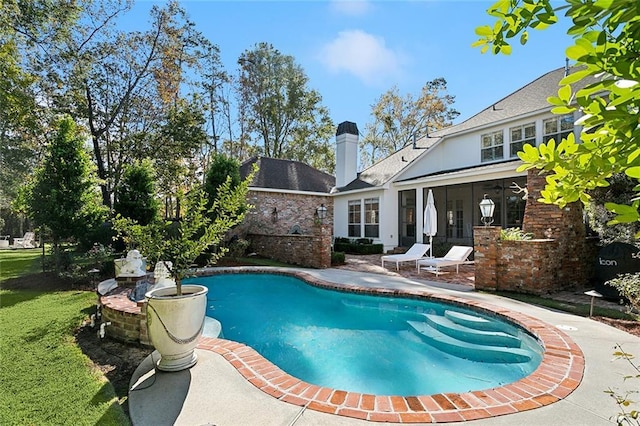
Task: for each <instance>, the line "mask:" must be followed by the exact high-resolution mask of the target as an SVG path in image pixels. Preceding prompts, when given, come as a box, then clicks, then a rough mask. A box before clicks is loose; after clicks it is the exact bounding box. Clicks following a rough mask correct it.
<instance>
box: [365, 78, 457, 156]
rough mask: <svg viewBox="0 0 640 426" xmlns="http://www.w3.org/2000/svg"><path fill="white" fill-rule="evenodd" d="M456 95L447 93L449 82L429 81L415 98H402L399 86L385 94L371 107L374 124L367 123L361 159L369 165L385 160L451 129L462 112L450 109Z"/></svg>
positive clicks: (442, 80)
mask: <svg viewBox="0 0 640 426" xmlns="http://www.w3.org/2000/svg"><path fill="white" fill-rule="evenodd" d="M454 99H455V97H454V96H451V95H449V94H447V81H446V80H445V79H444V78H436V79H435V80H432V81H428V82H427V83H426V84H425V85H424V86H423V87H422V91H421V93H420V97H418V98H416V99H414V98H413V96H412V95H411V94H407V95H405V96H404V97H403V96H401V95H400V93H399V90H398V88H397V87H395V86H394V87H392V88H391V89H389V90H388V91H387V92H386V93H384V94H383V95H382V96H380V98H379V99H378V100H377V102H376V103H375V104H374V105H373V106H372V111H371V114H372V115H373V117H374V122H373V123H370V124H367V127H366V135H365V137H364V138H363V140H362V145H361V152H362V155H361V157H362V158H363V160H365V161H366V164H367V165H371V164H373V163H375V162H376V161H378V160H380V159H381V158H385V157H387V156H389V155H390V154H392V153H394V152H395V151H397V150H399V149H400V148H402V147H404V146H406V145H407V144H409V143H411V142H412V141H413V138H414V137H418V138H419V137H422V136H426V135H427V134H428V133H429V132H430V131H433V130H438V129H441V128H443V127H446V126H450V125H451V122H452V120H454V119H455V118H456V117H457V116H458V115H460V113H459V112H458V111H456V110H455V109H453V108H451V105H453V103H454Z"/></svg>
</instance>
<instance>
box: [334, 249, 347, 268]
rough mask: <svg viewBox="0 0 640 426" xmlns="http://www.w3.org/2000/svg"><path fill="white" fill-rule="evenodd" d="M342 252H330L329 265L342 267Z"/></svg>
mask: <svg viewBox="0 0 640 426" xmlns="http://www.w3.org/2000/svg"><path fill="white" fill-rule="evenodd" d="M344 256H345V255H344V252H341V251H332V252H331V264H332V265H344V263H345V261H344Z"/></svg>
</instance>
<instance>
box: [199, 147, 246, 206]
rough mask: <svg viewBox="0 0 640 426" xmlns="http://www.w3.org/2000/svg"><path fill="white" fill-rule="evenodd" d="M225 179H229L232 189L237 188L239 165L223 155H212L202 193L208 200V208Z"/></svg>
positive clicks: (216, 196) (234, 160) (236, 161)
mask: <svg viewBox="0 0 640 426" xmlns="http://www.w3.org/2000/svg"><path fill="white" fill-rule="evenodd" d="M227 179H230V185H231V188H232V189H233V188H235V187H236V186H238V184H239V183H240V163H239V162H238V160H236V159H234V158H231V157H227V156H226V155H224V154H213V155H212V156H211V161H210V165H209V170H207V174H206V175H205V179H204V191H205V193H206V194H207V198H208V200H209V202H208V206H207V207H208V208H210V207H211V206H212V205H213V202H214V201H215V200H216V199H217V198H218V189H219V188H220V187H221V185H222V184H223V183H225V182H226V180H227Z"/></svg>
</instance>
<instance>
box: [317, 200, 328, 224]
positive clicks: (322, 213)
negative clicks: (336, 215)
mask: <svg viewBox="0 0 640 426" xmlns="http://www.w3.org/2000/svg"><path fill="white" fill-rule="evenodd" d="M316 217H317V218H318V219H319V220H320V222H322V221H323V220H324V218H325V217H327V208H326V207H325V205H324V204H320V207H318V208H317V209H316Z"/></svg>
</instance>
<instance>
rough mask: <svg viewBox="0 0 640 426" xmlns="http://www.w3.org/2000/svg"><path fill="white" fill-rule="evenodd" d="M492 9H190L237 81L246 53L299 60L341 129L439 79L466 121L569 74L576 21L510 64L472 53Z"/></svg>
mask: <svg viewBox="0 0 640 426" xmlns="http://www.w3.org/2000/svg"><path fill="white" fill-rule="evenodd" d="M161 3H162V2H153V1H149V0H137V2H136V4H135V6H134V8H133V9H132V11H131V12H129V13H128V15H127V16H126V19H125V21H124V22H122V23H123V24H124V26H125V27H127V28H135V29H139V30H143V29H145V28H146V26H147V23H148V21H149V14H148V12H149V10H150V9H151V7H152V5H153V4H161ZM491 4H493V1H484V0H468V1H462V0H460V1H457V0H448V1H436V0H432V1H431V0H412V1H409V0H405V1H391V0H388V1H371V0H369V1H367V0H362V1H359V0H339V1H321V0H315V1H308V0H296V1H270V0H263V1H244V0H239V1H230V0H228V1H219V0H199V1H182V2H181V5H182V6H183V7H184V8H185V9H186V11H187V13H188V15H189V17H190V19H191V20H192V21H194V22H195V23H196V27H197V28H198V29H199V30H200V31H201V32H202V33H204V35H205V36H207V38H208V39H209V40H210V41H212V42H213V43H215V44H216V45H218V46H219V48H220V53H221V58H222V61H223V63H224V65H225V68H226V70H227V71H229V72H233V71H234V70H235V69H236V67H237V66H236V62H237V59H238V57H239V56H240V54H241V53H242V52H243V51H245V50H248V49H249V50H250V49H252V48H253V47H254V46H255V44H256V43H259V42H268V43H271V44H272V45H273V46H274V47H275V48H276V49H278V50H279V51H280V52H282V53H284V54H287V55H291V56H293V57H294V58H295V61H296V63H298V64H299V65H301V66H302V68H303V69H304V71H305V73H306V74H307V76H308V77H309V79H310V82H309V87H310V88H312V89H315V90H317V91H318V92H319V93H320V94H321V95H322V99H323V101H322V103H323V105H324V106H326V107H327V108H328V109H329V112H330V116H331V118H332V120H333V121H334V123H335V124H336V125H337V124H338V123H341V122H343V121H346V120H348V121H355V122H356V123H357V124H358V128H359V129H360V131H361V132H363V131H364V128H365V124H366V123H367V122H370V121H372V117H371V115H370V113H371V105H372V104H374V103H375V101H376V99H377V98H378V97H380V95H382V94H383V93H384V92H386V91H387V90H389V89H390V88H391V87H393V86H394V85H396V86H398V88H399V90H400V93H401V94H407V93H411V94H412V95H413V96H414V97H415V96H418V95H419V93H420V89H421V88H422V86H423V85H424V84H425V83H426V82H427V81H430V80H433V79H434V78H438V77H444V78H445V80H446V81H447V87H448V91H449V94H451V95H454V96H455V98H456V102H455V104H454V108H456V109H457V110H458V111H459V112H460V116H459V118H458V119H457V120H456V121H455V122H456V123H457V122H460V121H462V120H464V119H466V118H469V117H471V116H472V115H474V114H476V113H477V112H479V111H481V110H482V109H483V108H485V107H487V106H489V105H492V104H493V103H495V102H496V101H498V100H500V99H501V98H503V97H504V96H506V95H508V94H509V93H511V92H513V91H514V90H516V89H518V88H520V87H521V86H523V85H525V84H526V83H528V82H530V81H531V80H533V79H535V78H536V77H538V76H540V75H542V74H544V73H546V72H547V71H551V70H553V69H556V68H559V67H562V66H564V65H565V56H564V52H565V49H566V47H568V46H569V45H570V43H571V39H570V37H569V36H567V35H566V30H567V28H568V26H569V22H568V21H566V19H561V21H560V23H559V24H556V25H554V26H553V27H551V28H549V29H547V30H544V31H532V33H531V34H530V37H529V40H530V41H529V42H528V43H527V45H526V46H520V45H519V43H518V42H517V41H516V42H515V44H514V49H513V53H512V54H511V55H510V56H502V55H501V56H494V55H492V54H490V53H486V54H484V55H483V54H481V53H480V49H478V48H472V47H471V44H472V43H473V42H474V41H475V40H476V36H475V33H474V29H475V28H476V27H477V26H480V25H486V24H493V19H492V18H491V17H489V16H488V15H487V14H486V9H487V8H488V7H489V6H490V5H491Z"/></svg>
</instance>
